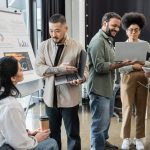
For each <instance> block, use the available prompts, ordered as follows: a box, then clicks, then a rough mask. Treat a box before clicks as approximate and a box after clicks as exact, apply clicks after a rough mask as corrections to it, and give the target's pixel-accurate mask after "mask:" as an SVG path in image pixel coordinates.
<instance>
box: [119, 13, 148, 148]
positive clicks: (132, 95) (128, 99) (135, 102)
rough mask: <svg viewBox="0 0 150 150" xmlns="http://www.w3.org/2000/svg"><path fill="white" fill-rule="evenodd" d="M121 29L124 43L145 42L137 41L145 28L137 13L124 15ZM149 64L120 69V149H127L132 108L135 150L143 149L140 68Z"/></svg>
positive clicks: (144, 94)
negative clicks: (134, 115)
mask: <svg viewBox="0 0 150 150" xmlns="http://www.w3.org/2000/svg"><path fill="white" fill-rule="evenodd" d="M121 23H122V28H123V29H124V30H125V31H126V35H127V37H128V39H127V41H126V42H146V41H143V40H140V39H139V36H140V33H141V30H142V29H143V27H144V26H145V23H146V18H145V16H144V15H143V14H141V13H137V12H130V13H126V14H125V15H124V16H123V17H122V22H121ZM149 65H150V62H148V61H145V62H135V63H133V64H132V65H129V66H125V67H122V68H120V69H119V70H120V73H121V101H122V115H123V120H122V127H121V138H123V143H122V147H121V148H122V149H129V148H130V144H131V140H130V131H131V116H132V109H133V106H134V107H135V110H136V111H135V112H136V134H135V139H134V143H135V145H136V149H137V150H142V149H144V144H143V142H142V140H141V138H143V137H145V113H146V101H147V88H145V87H144V86H142V84H143V85H146V84H147V78H146V77H145V76H144V72H143V70H142V66H149Z"/></svg>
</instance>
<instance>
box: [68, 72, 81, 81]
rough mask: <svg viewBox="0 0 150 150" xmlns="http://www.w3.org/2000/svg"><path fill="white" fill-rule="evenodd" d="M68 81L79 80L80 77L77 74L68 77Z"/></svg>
mask: <svg viewBox="0 0 150 150" xmlns="http://www.w3.org/2000/svg"><path fill="white" fill-rule="evenodd" d="M66 78H67V81H72V80H77V79H78V76H77V75H76V74H69V75H66Z"/></svg>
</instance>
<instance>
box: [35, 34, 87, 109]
mask: <svg viewBox="0 0 150 150" xmlns="http://www.w3.org/2000/svg"><path fill="white" fill-rule="evenodd" d="M64 45H65V46H64V50H63V52H62V54H61V56H60V59H59V62H58V65H60V64H61V63H66V62H67V63H69V64H70V65H72V66H77V64H78V61H79V54H80V51H81V50H82V49H83V48H82V46H81V45H80V44H79V43H77V42H76V41H74V40H73V39H71V38H69V37H67V39H66V41H65V43H64ZM56 52H57V46H56V44H55V43H54V42H53V40H52V39H48V40H46V41H44V42H42V43H41V45H40V48H39V50H38V54H37V57H36V62H35V70H36V73H37V74H38V75H39V76H41V77H44V79H45V88H44V95H43V99H44V102H45V103H46V105H47V106H49V107H53V98H54V80H55V77H54V74H49V75H48V76H44V74H45V72H46V70H47V69H48V68H49V67H53V66H54V61H55V56H56ZM84 74H85V77H86V78H87V76H88V68H87V66H86V68H85V73H84ZM56 90H57V105H58V107H73V106H76V105H78V104H79V101H80V98H81V96H80V95H81V91H80V90H81V88H80V86H75V85H70V84H63V85H58V86H57V87H56Z"/></svg>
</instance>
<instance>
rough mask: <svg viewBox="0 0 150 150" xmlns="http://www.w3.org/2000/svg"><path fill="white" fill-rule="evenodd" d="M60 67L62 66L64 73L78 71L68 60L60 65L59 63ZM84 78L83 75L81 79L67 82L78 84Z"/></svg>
mask: <svg viewBox="0 0 150 150" xmlns="http://www.w3.org/2000/svg"><path fill="white" fill-rule="evenodd" d="M59 67H60V68H62V69H63V70H64V73H66V74H70V73H75V72H77V71H78V69H77V68H76V67H74V66H71V65H70V64H69V63H68V62H66V63H62V64H61V65H59ZM85 80H86V77H85V76H84V77H83V79H82V80H79V79H77V80H72V81H70V82H69V83H70V84H71V85H79V84H81V83H83V82H84V81H85Z"/></svg>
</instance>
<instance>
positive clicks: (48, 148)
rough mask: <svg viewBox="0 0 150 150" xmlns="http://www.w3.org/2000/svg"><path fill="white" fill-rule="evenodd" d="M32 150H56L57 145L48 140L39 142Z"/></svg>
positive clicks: (52, 140) (53, 141)
mask: <svg viewBox="0 0 150 150" xmlns="http://www.w3.org/2000/svg"><path fill="white" fill-rule="evenodd" d="M34 150H58V145H57V142H56V141H55V140H54V139H52V138H48V139H46V140H44V141H42V142H39V143H38V145H37V146H36V148H34Z"/></svg>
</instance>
